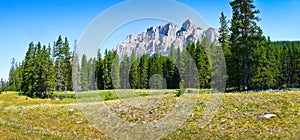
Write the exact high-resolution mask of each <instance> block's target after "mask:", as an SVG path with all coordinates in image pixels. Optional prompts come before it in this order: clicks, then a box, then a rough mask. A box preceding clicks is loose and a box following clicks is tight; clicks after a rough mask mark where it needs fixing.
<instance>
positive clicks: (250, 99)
mask: <svg viewBox="0 0 300 140" xmlns="http://www.w3.org/2000/svg"><path fill="white" fill-rule="evenodd" d="M145 92H146V91H145ZM209 96H211V95H207V94H203V95H197V96H196V95H195V98H198V101H197V107H196V108H195V109H194V110H193V115H192V116H190V117H189V118H188V120H187V121H186V122H185V124H184V125H183V126H180V127H179V128H178V129H177V131H175V132H173V133H172V134H170V135H169V136H168V137H166V138H164V139H249V138H251V139H264V138H265V139H282V138H286V139H299V138H300V92H298V91H293V92H284V93H247V94H243V93H236V94H226V95H224V98H223V102H222V104H221V106H220V108H219V110H218V112H217V114H216V116H215V117H214V118H213V119H212V120H211V121H210V122H209V123H208V124H207V125H206V126H205V127H200V125H201V124H199V121H198V119H199V118H201V117H202V113H203V111H204V109H205V107H206V104H205V101H206V100H207V98H209ZM141 98H147V97H141ZM149 98H150V97H149ZM149 98H148V99H147V101H148V102H149V103H150V102H151V103H152V104H153V106H151V108H147V106H142V107H144V109H139V108H136V107H134V106H130V105H128V104H126V103H125V102H126V101H128V100H130V99H119V100H116V101H106V104H107V105H109V106H110V107H111V110H113V111H114V112H115V113H116V114H117V116H119V117H121V118H124V119H125V120H127V121H129V122H136V123H143V122H152V121H154V120H156V119H160V118H162V117H163V116H164V114H165V113H167V112H168V110H170V109H172V108H173V105H174V103H175V102H176V97H174V95H172V94H170V95H163V96H162V99H163V100H161V101H157V100H152V101H151V100H150V99H149ZM153 98H154V97H153ZM155 98H157V97H155ZM76 102H77V101H76V100H75V99H67V100H63V101H59V100H58V101H57V100H41V99H31V98H27V97H24V96H18V95H17V93H13V92H9V93H7V94H6V93H2V94H0V139H109V138H108V137H106V136H105V135H104V134H102V133H101V132H99V131H98V130H97V129H95V128H94V127H92V126H91V125H89V123H88V121H87V120H86V119H85V117H84V114H83V113H82V112H81V111H80V110H79V109H78V107H77V105H76ZM268 113H274V114H276V115H277V116H276V117H274V118H271V119H265V118H263V117H262V116H263V115H264V114H268ZM133 114H134V115H133Z"/></svg>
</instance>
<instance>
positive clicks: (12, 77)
mask: <svg viewBox="0 0 300 140" xmlns="http://www.w3.org/2000/svg"><path fill="white" fill-rule="evenodd" d="M8 86H9V90H11V91H16V90H17V63H16V60H15V58H13V59H12V61H11V67H10V70H9V78H8Z"/></svg>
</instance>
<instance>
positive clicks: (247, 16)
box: [228, 0, 262, 90]
mask: <svg viewBox="0 0 300 140" xmlns="http://www.w3.org/2000/svg"><path fill="white" fill-rule="evenodd" d="M230 5H231V7H232V11H233V15H232V20H231V28H230V31H231V36H230V39H229V40H230V46H231V54H232V55H231V60H230V61H231V62H228V64H229V65H228V68H229V69H230V70H232V72H230V73H228V74H229V80H232V81H235V83H234V84H233V86H234V87H236V88H237V90H240V89H242V90H245V89H247V88H250V89H251V83H250V82H251V79H252V78H253V75H254V74H253V73H254V69H255V68H254V65H253V64H254V63H255V62H254V61H255V60H254V59H255V58H254V54H253V50H254V49H255V48H256V47H258V45H259V42H260V40H262V30H261V29H260V27H259V26H257V23H256V22H258V21H259V20H260V19H259V18H258V17H257V16H256V15H257V14H259V10H256V9H255V6H254V4H253V0H234V1H232V2H230ZM233 62H235V65H233V64H231V65H230V63H233ZM232 65H233V66H232Z"/></svg>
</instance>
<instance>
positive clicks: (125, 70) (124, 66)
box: [120, 55, 130, 89]
mask: <svg viewBox="0 0 300 140" xmlns="http://www.w3.org/2000/svg"><path fill="white" fill-rule="evenodd" d="M129 72H130V59H129V57H128V56H127V55H125V56H124V57H123V61H122V62H121V65H120V79H121V80H120V81H121V88H122V89H130V82H129Z"/></svg>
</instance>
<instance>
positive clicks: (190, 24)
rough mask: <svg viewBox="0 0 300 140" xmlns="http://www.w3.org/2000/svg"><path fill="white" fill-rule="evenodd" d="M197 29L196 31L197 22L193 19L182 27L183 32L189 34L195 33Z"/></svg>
mask: <svg viewBox="0 0 300 140" xmlns="http://www.w3.org/2000/svg"><path fill="white" fill-rule="evenodd" d="M195 29H196V24H195V22H194V21H193V20H192V19H188V20H186V21H185V22H184V23H183V24H182V27H181V30H183V31H188V32H190V31H193V30H195Z"/></svg>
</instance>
